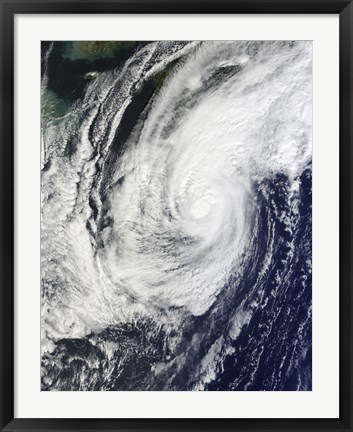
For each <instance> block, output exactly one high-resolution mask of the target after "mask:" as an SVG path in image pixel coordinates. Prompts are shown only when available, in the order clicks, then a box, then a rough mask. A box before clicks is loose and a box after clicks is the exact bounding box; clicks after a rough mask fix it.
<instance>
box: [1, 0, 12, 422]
mask: <svg viewBox="0 0 353 432" xmlns="http://www.w3.org/2000/svg"><path fill="white" fill-rule="evenodd" d="M0 14H1V50H2V56H1V68H0V70H1V72H0V73H1V75H0V81H1V105H0V112H1V120H0V121H1V123H0V130H1V143H0V144H1V145H0V164H1V177H0V277H1V296H0V304H1V316H2V317H1V323H0V427H1V428H3V427H4V426H5V425H6V424H7V423H9V422H10V421H11V420H12V419H13V417H14V338H13V335H14V332H13V330H14V182H13V173H14V171H13V160H14V159H13V156H14V145H13V137H14V134H13V131H14V130H13V108H14V98H13V88H14V75H13V72H14V68H13V47H14V45H13V40H14V32H13V13H12V10H11V5H9V4H8V3H5V2H2V1H1V3H0Z"/></svg>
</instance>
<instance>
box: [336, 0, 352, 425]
mask: <svg viewBox="0 0 353 432" xmlns="http://www.w3.org/2000/svg"><path fill="white" fill-rule="evenodd" d="M339 32H340V33H339V40H340V43H339V45H340V46H339V55H340V71H339V78H340V83H339V86H340V90H339V96H340V102H339V109H340V118H339V140H340V162H339V165H340V191H339V203H340V204H339V207H340V208H339V210H340V263H339V267H340V272H339V273H340V313H339V324H340V325H339V327H340V341H339V342H340V378H339V383H340V390H339V395H340V419H341V420H342V421H343V422H344V424H345V425H346V426H347V428H348V430H352V429H351V428H352V417H353V401H352V388H353V381H352V359H353V344H352V335H353V327H352V326H353V320H352V314H353V303H352V299H353V296H352V287H353V279H352V263H353V256H352V247H353V232H352V215H353V211H352V209H353V200H352V192H353V175H352V169H353V151H352V149H353V108H352V105H353V3H352V2H351V3H350V4H349V5H348V6H347V7H346V8H345V9H344V10H343V11H342V12H341V14H340V30H339Z"/></svg>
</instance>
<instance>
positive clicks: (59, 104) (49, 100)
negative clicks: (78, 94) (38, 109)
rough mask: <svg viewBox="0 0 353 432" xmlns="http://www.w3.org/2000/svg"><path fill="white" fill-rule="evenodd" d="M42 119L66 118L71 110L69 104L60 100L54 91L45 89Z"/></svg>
mask: <svg viewBox="0 0 353 432" xmlns="http://www.w3.org/2000/svg"><path fill="white" fill-rule="evenodd" d="M41 102H42V117H43V118H59V117H62V116H64V115H65V114H66V113H67V111H68V108H69V104H68V103H67V102H66V101H65V100H63V99H61V98H59V96H58V95H57V94H56V93H55V92H53V91H52V90H48V89H45V90H44V92H43V93H42V101H41Z"/></svg>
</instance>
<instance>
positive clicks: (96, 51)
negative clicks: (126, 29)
mask: <svg viewBox="0 0 353 432" xmlns="http://www.w3.org/2000/svg"><path fill="white" fill-rule="evenodd" d="M138 43H139V42H134V41H119V42H117V41H72V42H67V44H66V47H65V50H64V53H63V56H64V57H65V58H68V59H70V60H78V59H84V60H88V61H94V60H96V59H98V58H109V57H110V58H111V57H114V56H115V55H116V54H117V53H118V52H119V51H121V50H125V49H129V48H133V47H134V46H136V45H137V44H138Z"/></svg>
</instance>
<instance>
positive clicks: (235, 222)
mask: <svg viewBox="0 0 353 432" xmlns="http://www.w3.org/2000/svg"><path fill="white" fill-rule="evenodd" d="M88 46H89V48H90V51H87V50H86V51H85V49H87V46H83V44H82V43H81V45H80V44H79V43H75V42H72V43H67V42H66V43H64V42H63V43H60V42H52V43H43V44H42V183H41V187H42V219H41V251H42V253H41V266H42V270H41V274H42V326H41V327H42V389H43V390H310V389H311V189H312V185H311V157H312V43H311V42H309V41H217V42H212V41H204V42H182V41H181V42H173V41H158V42H136V43H132V42H131V43H125V44H124V43H118V42H115V43H113V42H109V43H108V42H107V43H106V45H104V47H105V50H100V48H101V46H100V45H98V48H97V50H93V47H94V48H96V45H94V43H91V45H88ZM87 52H88V54H87ZM70 68H71V69H70ZM90 69H91V70H90ZM65 71H66V72H65ZM65 73H66V74H67V75H69V74H72V75H71V77H70V80H71V81H70V83H73V84H70V85H71V87H70V85H69V84H67V83H66V81H65ZM60 74H61V75H60ZM68 80H69V77H68ZM67 82H69V81H67Z"/></svg>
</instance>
